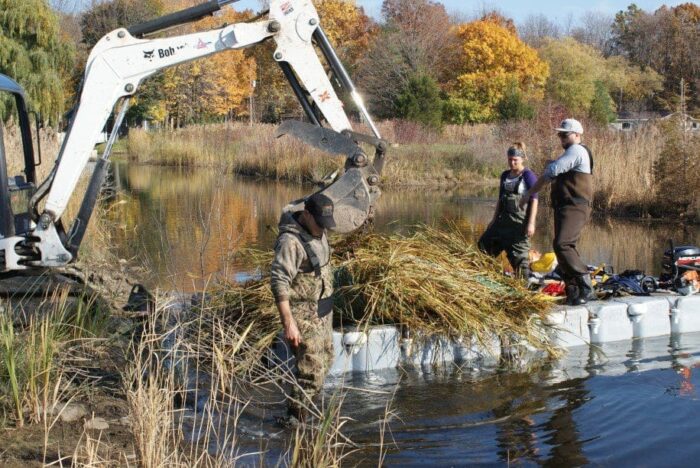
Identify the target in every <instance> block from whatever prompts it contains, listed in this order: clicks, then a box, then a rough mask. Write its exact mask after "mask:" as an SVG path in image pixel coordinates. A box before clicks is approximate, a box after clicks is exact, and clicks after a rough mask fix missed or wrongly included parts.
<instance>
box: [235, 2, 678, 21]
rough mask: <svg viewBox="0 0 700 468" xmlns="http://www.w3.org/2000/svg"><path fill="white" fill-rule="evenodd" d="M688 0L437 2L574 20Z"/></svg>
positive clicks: (255, 5)
mask: <svg viewBox="0 0 700 468" xmlns="http://www.w3.org/2000/svg"><path fill="white" fill-rule="evenodd" d="M687 1H688V0H670V1H666V2H663V1H655V0H588V1H575V0H569V1H566V2H562V1H561V0H558V1H555V0H543V1H536V2H533V1H524V0H502V1H486V0H441V1H440V3H442V4H443V5H445V7H446V8H447V10H448V11H449V12H459V13H462V14H465V15H467V16H473V15H475V14H476V13H477V12H479V11H482V10H484V9H487V10H490V9H494V8H496V9H498V10H499V11H502V12H503V13H505V14H506V15H507V16H509V17H511V18H513V19H514V20H515V21H516V23H518V22H522V21H523V20H525V18H527V17H528V16H529V15H531V14H540V13H542V14H544V15H545V16H547V17H548V18H549V19H551V20H562V21H565V20H568V18H569V16H570V15H573V19H574V22H575V20H576V16H577V15H580V14H582V13H585V12H586V11H601V12H603V13H607V14H610V15H614V14H615V13H617V12H618V11H620V10H624V9H626V8H627V5H629V4H630V3H633V2H634V3H636V4H637V6H639V7H640V8H642V9H644V10H647V11H653V10H656V9H657V8H658V7H660V6H661V5H664V4H665V5H668V6H675V5H679V4H681V3H685V2H687ZM356 3H357V4H358V5H359V6H362V7H364V9H365V11H366V12H367V13H368V14H370V15H372V16H374V17H377V16H378V15H379V9H380V8H381V5H382V0H356ZM234 8H236V9H237V10H241V9H244V8H251V9H253V10H258V9H259V2H258V0H241V1H240V2H238V3H235V4H234Z"/></svg>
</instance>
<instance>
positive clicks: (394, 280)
mask: <svg viewBox="0 0 700 468" xmlns="http://www.w3.org/2000/svg"><path fill="white" fill-rule="evenodd" d="M248 255H249V256H250V257H251V259H252V261H253V263H254V264H256V265H258V267H259V271H260V273H261V277H260V279H257V280H254V281H248V282H246V283H234V282H222V283H219V284H218V285H217V286H215V287H214V288H213V289H212V295H211V298H210V300H209V304H210V306H211V307H212V308H214V309H217V310H219V311H221V310H225V311H226V316H227V317H229V319H228V320H229V323H232V324H233V323H235V324H236V326H237V327H239V328H240V327H246V328H250V335H249V339H250V340H251V343H253V345H252V346H251V347H250V351H251V353H250V354H249V355H248V356H245V353H243V354H241V355H240V357H242V358H244V359H243V361H242V362H243V363H247V364H242V369H246V368H248V367H246V366H247V365H251V364H252V363H253V362H256V361H257V360H259V358H260V353H261V351H262V350H264V349H267V348H268V347H269V346H270V345H271V344H272V343H273V341H274V340H275V337H276V335H277V333H278V332H279V329H280V325H279V317H278V315H277V310H276V308H275V304H274V299H273V297H272V293H271V292H270V288H269V273H268V271H269V265H270V262H271V260H272V257H271V253H269V252H258V251H249V252H248ZM334 257H335V258H334V261H333V263H334V266H335V267H336V272H335V276H336V282H337V285H336V301H335V313H336V319H339V320H341V321H342V322H344V323H348V322H350V323H354V324H359V325H360V326H368V325H376V324H396V325H401V326H405V327H408V329H409V330H410V331H411V332H412V333H418V334H422V335H432V334H442V335H447V336H449V337H452V338H455V339H458V338H472V339H475V340H477V341H479V342H481V343H489V342H491V341H492V340H493V337H494V336H510V335H512V334H517V335H519V336H521V337H522V338H524V339H525V340H527V342H528V343H529V344H531V345H533V346H534V347H536V348H538V349H542V350H545V351H547V352H548V353H550V354H556V352H557V350H556V349H555V348H554V347H553V346H552V345H551V344H550V343H549V341H548V339H547V337H546V336H545V334H543V333H542V326H541V324H542V323H544V322H545V320H544V318H545V316H546V314H547V312H548V311H549V310H550V307H551V301H550V300H549V299H547V298H546V297H545V296H541V295H538V294H535V293H533V292H530V291H528V290H527V289H526V288H525V286H524V285H523V284H522V283H521V282H520V281H518V280H515V279H511V278H507V277H505V276H503V274H502V267H501V264H500V262H499V261H497V260H494V259H492V258H490V257H488V256H486V255H484V254H482V253H481V252H479V251H478V250H477V249H476V247H475V246H474V245H473V244H472V242H471V241H468V240H467V238H466V237H465V235H464V234H462V233H461V232H460V231H459V230H458V229H457V228H456V227H450V228H448V229H446V230H438V229H436V228H433V227H427V226H423V227H421V228H419V229H418V230H417V232H416V233H415V234H413V235H410V236H404V235H400V234H394V235H380V234H370V235H361V236H360V235H358V236H357V237H355V236H351V237H348V238H345V239H343V240H342V241H340V242H338V243H336V244H335V245H334ZM254 350H257V351H254Z"/></svg>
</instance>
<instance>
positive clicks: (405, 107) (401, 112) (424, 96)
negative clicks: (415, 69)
mask: <svg viewBox="0 0 700 468" xmlns="http://www.w3.org/2000/svg"><path fill="white" fill-rule="evenodd" d="M395 107H396V116H397V117H398V118H400V119H406V120H412V121H414V122H418V123H421V124H423V125H425V126H426V127H430V128H434V129H439V128H441V127H442V108H443V102H442V99H441V97H440V88H439V87H438V85H437V83H436V82H435V80H433V79H432V78H431V77H429V76H428V75H425V74H416V75H414V76H412V77H411V78H409V80H408V84H407V85H406V87H405V88H404V89H403V90H402V91H401V92H400V93H399V94H398V96H397V97H396V101H395Z"/></svg>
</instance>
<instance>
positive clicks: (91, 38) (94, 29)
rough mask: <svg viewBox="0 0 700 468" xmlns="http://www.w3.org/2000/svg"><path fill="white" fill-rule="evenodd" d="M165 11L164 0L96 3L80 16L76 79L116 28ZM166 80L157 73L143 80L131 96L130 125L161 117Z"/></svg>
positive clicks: (128, 122) (80, 76) (119, 0)
mask: <svg viewBox="0 0 700 468" xmlns="http://www.w3.org/2000/svg"><path fill="white" fill-rule="evenodd" d="M164 12H165V10H164V7H163V2H162V1H161V0H111V1H106V2H101V3H94V4H93V5H92V7H91V8H88V9H87V10H85V11H84V12H83V13H82V15H81V17H80V21H79V23H80V31H81V35H82V46H81V47H80V48H79V52H78V64H77V65H78V66H77V67H76V69H75V71H74V82H75V83H76V86H77V83H79V82H80V80H81V79H82V76H83V74H84V73H85V63H86V61H87V58H88V55H89V53H90V51H91V50H92V48H93V47H94V46H95V44H97V42H98V41H99V40H100V39H101V38H102V37H103V36H104V35H105V34H107V33H108V32H110V31H113V30H115V29H117V28H124V27H129V26H132V25H134V24H138V23H142V22H145V21H148V20H151V19H153V18H156V17H158V16H160V15H162V14H163V13H164ZM162 102H163V81H162V75H156V76H155V77H151V78H149V79H148V80H146V81H144V82H143V83H142V84H141V86H140V87H139V92H138V93H137V94H136V96H135V97H134V99H132V103H131V107H130V109H129V112H128V113H127V115H126V122H127V124H129V125H136V124H140V123H141V122H142V121H144V120H158V117H160V116H161V115H162V113H159V112H158V110H159V109H162Z"/></svg>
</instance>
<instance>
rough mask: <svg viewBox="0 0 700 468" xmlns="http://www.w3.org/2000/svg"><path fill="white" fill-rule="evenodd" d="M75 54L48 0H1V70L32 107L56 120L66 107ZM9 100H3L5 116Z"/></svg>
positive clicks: (1, 107) (0, 105)
mask: <svg viewBox="0 0 700 468" xmlns="http://www.w3.org/2000/svg"><path fill="white" fill-rule="evenodd" d="M73 57H74V49H73V48H72V47H71V44H70V43H69V42H65V41H63V40H61V35H60V31H59V22H58V18H57V16H56V15H55V14H54V12H53V11H52V10H51V8H50V7H49V5H48V3H47V2H46V0H23V1H21V2H20V1H16V0H0V73H4V74H6V75H9V76H10V77H12V78H14V79H15V80H17V81H18V82H19V83H20V84H21V85H22V86H23V87H24V88H25V90H26V92H27V96H28V100H29V105H30V107H31V108H32V109H33V110H35V111H38V112H39V113H41V114H42V115H43V116H44V117H45V118H47V119H49V120H51V121H53V122H56V121H58V120H59V119H60V114H61V113H62V112H63V110H64V104H65V95H66V92H67V90H66V87H67V85H66V83H67V82H68V76H69V74H70V70H71V67H72V63H73ZM9 102H10V101H8V100H1V101H0V115H2V116H3V117H7V115H8V112H9V110H10V107H9Z"/></svg>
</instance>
